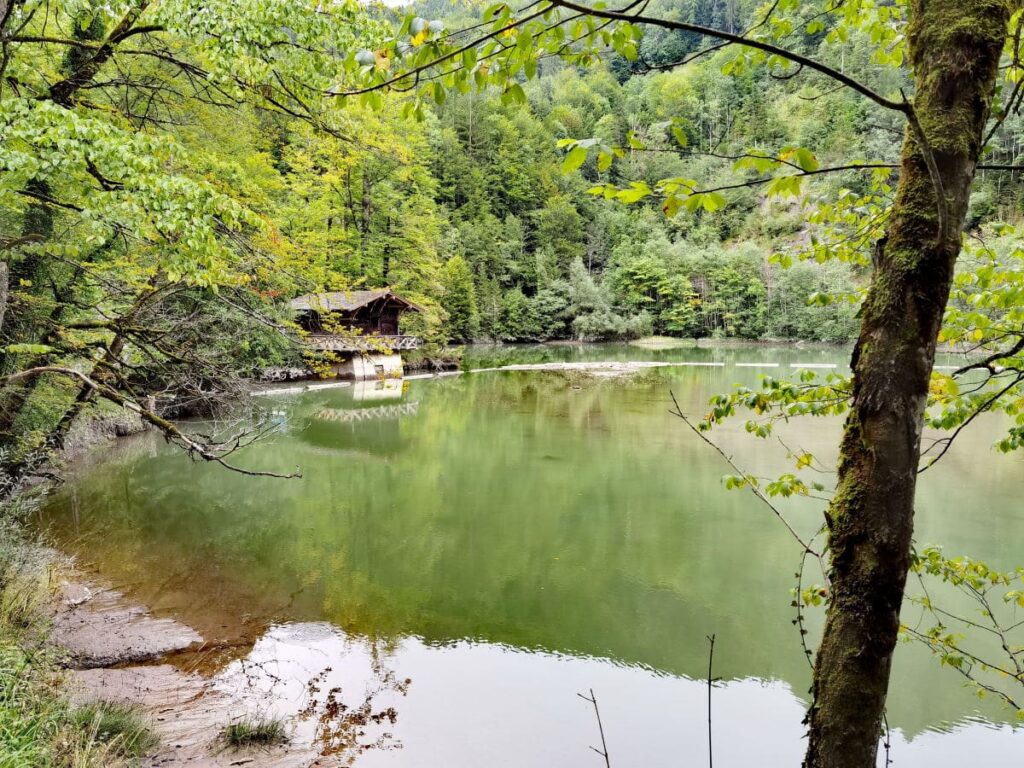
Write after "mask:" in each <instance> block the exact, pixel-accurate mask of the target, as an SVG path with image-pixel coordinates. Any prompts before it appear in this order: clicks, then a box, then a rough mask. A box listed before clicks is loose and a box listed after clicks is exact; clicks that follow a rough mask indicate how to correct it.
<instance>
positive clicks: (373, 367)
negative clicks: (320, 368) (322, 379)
mask: <svg viewBox="0 0 1024 768" xmlns="http://www.w3.org/2000/svg"><path fill="white" fill-rule="evenodd" d="M333 368H334V372H335V374H336V375H337V376H338V377H339V378H344V379H356V380H357V381H358V380H363V379H399V378H401V377H402V356H401V355H398V354H380V353H370V354H365V355H353V356H352V357H351V358H350V359H349V360H345V361H344V362H341V363H338V364H337V365H335V366H333Z"/></svg>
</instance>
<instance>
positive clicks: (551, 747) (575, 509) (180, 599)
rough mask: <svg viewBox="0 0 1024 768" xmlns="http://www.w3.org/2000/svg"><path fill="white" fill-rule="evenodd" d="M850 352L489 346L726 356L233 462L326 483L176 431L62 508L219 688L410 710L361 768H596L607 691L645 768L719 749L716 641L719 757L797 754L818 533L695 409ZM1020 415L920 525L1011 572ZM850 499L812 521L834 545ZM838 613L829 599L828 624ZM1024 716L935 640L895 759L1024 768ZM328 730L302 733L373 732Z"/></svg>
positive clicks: (478, 379) (306, 435)
mask: <svg viewBox="0 0 1024 768" xmlns="http://www.w3.org/2000/svg"><path fill="white" fill-rule="evenodd" d="M845 359H846V353H845V352H843V351H839V350H834V349H821V350H805V351H796V350H792V349H771V348H762V347H758V348H747V349H744V348H733V349H679V350H671V351H653V350H647V349H643V348H637V347H631V346H626V345H595V346H588V347H557V346H553V347H533V348H497V349H474V350H470V352H469V354H468V356H467V363H466V365H467V367H471V368H475V367H492V366H495V365H506V364H514V363H525V362H553V361H558V360H580V361H582V360H605V361H608V360H616V361H625V360H671V361H687V362H692V363H704V364H705V365H693V366H682V367H672V368H658V369H651V370H645V371H642V372H640V373H637V374H636V375H633V376H628V377H620V378H608V379H600V378H593V377H587V376H581V375H578V374H564V373H555V372H549V371H488V372H480V373H463V374H462V375H454V376H447V377H440V378H430V379H413V380H406V381H405V382H392V383H389V384H387V385H381V384H378V383H376V382H371V383H369V384H357V385H353V386H349V387H342V388H330V389H326V388H325V389H319V390H314V391H308V392H304V393H285V394H280V395H276V396H270V397H264V398H260V402H259V404H260V405H261V406H262V407H263V408H265V409H266V410H267V411H268V412H269V413H270V417H271V419H272V420H273V421H274V423H276V424H277V425H278V429H277V431H276V433H275V434H274V435H273V436H271V437H269V438H267V439H265V440H263V441H261V442H259V443H257V444H255V445H253V446H250V447H248V448H246V449H245V450H244V451H242V452H240V453H238V454H236V455H235V456H234V457H233V460H234V461H235V463H237V464H240V465H243V466H245V467H247V468H250V469H259V470H274V471H279V472H281V471H284V472H286V471H291V470H294V469H295V468H298V469H299V470H301V472H302V475H303V476H302V478H301V479H293V480H277V479H270V478H253V477H245V476H241V475H237V474H231V473H228V472H225V471H224V470H223V469H221V468H219V467H216V466H210V465H204V464H198V463H193V462H191V461H190V460H189V459H188V458H186V457H184V456H182V455H180V454H179V453H177V452H176V451H175V450H173V449H171V448H169V447H167V446H165V445H164V444H163V443H162V441H160V440H159V439H157V438H156V437H155V436H152V435H148V436H142V437H141V438H138V439H131V440H124V441H120V442H119V443H118V444H116V445H114V446H113V447H111V448H109V449H108V448H103V449H102V452H101V455H96V456H93V457H90V459H89V460H87V461H86V462H83V463H82V464H81V465H80V466H78V467H76V468H75V470H74V472H73V474H72V476H71V478H70V480H69V482H68V484H67V485H66V486H64V488H63V489H62V490H61V491H60V492H59V493H58V494H57V495H56V496H55V497H54V499H53V501H52V503H51V504H50V505H49V506H48V507H47V508H46V509H45V510H43V512H42V513H41V515H40V520H39V522H40V525H41V526H43V527H45V528H46V529H47V530H48V531H49V532H50V533H51V534H52V536H53V538H54V539H55V540H56V541H57V543H58V544H59V545H60V546H61V547H63V548H64V549H66V550H68V551H70V552H73V553H74V554H76V555H77V556H78V557H79V558H80V560H81V561H82V562H83V563H85V564H87V565H89V566H90V567H92V568H94V569H95V570H96V571H97V572H98V573H99V574H100V575H102V576H103V577H104V578H105V579H106V580H108V581H110V582H112V583H113V584H114V585H115V586H117V587H119V588H121V589H123V590H125V591H126V592H127V593H128V594H129V595H131V596H132V597H133V598H135V599H138V600H140V601H142V602H143V603H145V604H146V605H148V606H150V607H151V608H152V609H153V610H154V612H156V613H157V614H159V615H167V616H173V617H175V618H178V619H180V620H181V621H184V622H185V623H187V624H190V625H191V626H193V627H195V628H196V629H197V630H198V631H199V632H200V633H201V634H202V635H203V636H204V638H206V640H207V641H208V642H209V643H211V644H213V645H215V644H217V643H221V644H222V645H223V646H224V647H226V648H229V649H230V650H224V651H219V652H217V653H210V654H207V655H206V656H204V657H202V659H201V660H200V661H201V662H202V665H203V668H204V671H206V672H207V673H209V674H213V675H215V676H216V678H217V680H218V684H220V685H223V686H225V687H227V688H232V689H235V690H238V689H240V688H245V689H246V690H251V691H253V692H255V694H256V695H258V696H259V697H262V698H264V699H265V700H266V701H267V702H273V703H268V704H267V706H268V707H273V708H274V709H275V711H278V712H280V713H282V714H292V713H294V712H295V711H297V710H299V709H301V708H302V707H304V706H305V704H306V703H307V699H309V697H310V696H311V695H314V694H312V693H311V691H310V689H309V687H308V683H309V681H310V680H311V679H316V680H318V681H320V682H319V683H318V684H317V688H318V690H320V691H321V692H322V691H326V690H328V689H330V688H331V687H337V688H338V689H339V691H340V695H341V696H342V697H345V700H346V701H347V702H348V703H349V704H353V703H359V702H362V701H363V700H364V698H366V699H368V700H369V699H372V705H373V707H374V708H376V709H381V708H387V707H393V708H394V715H395V721H394V723H391V722H390V720H389V719H385V720H384V722H383V724H375V723H371V724H370V725H369V726H368V727H367V728H366V734H365V735H364V736H363V737H362V741H363V742H364V743H369V742H376V743H374V744H373V746H372V748H368V749H366V750H362V751H361V754H359V756H358V759H357V760H356V765H358V766H371V767H372V766H385V767H393V768H406V767H408V766H416V767H417V768H429V767H431V766H445V767H451V768H470V767H471V766H472V767H474V768H475V767H476V766H571V767H573V768H575V766H580V767H583V768H585V767H587V766H591V767H593V766H597V765H598V763H599V762H600V758H598V757H597V756H596V755H594V753H593V752H591V751H590V750H589V749H588V745H590V744H594V743H597V742H596V739H597V727H596V722H595V721H594V718H593V710H592V708H590V704H589V703H587V702H585V701H582V700H581V699H580V698H578V697H577V696H576V694H577V692H585V691H587V690H588V689H590V688H593V690H594V691H595V693H596V694H597V697H598V699H599V701H600V706H601V712H602V717H603V721H604V727H605V730H606V733H607V735H608V746H609V751H610V752H611V754H612V757H613V765H615V766H616V768H627V767H630V766H637V767H639V766H669V765H705V764H706V760H707V754H706V749H707V748H706V727H707V724H706V717H707V710H706V706H707V702H706V696H707V691H706V687H705V684H704V682H703V678H704V676H705V675H706V669H707V661H708V656H707V654H708V643H707V640H706V636H707V635H710V634H712V633H713V634H715V636H716V645H715V669H714V674H715V675H716V676H718V677H721V678H722V681H721V683H720V684H719V685H718V687H716V688H715V690H714V693H713V702H714V705H713V706H714V728H715V734H716V741H715V764H716V765H719V766H775V765H778V766H796V765H798V764H799V762H800V757H801V754H802V748H803V744H804V742H803V741H802V738H801V737H802V726H801V724H800V720H801V718H802V713H803V708H804V706H805V702H806V698H807V697H806V691H807V688H808V685H809V680H810V676H809V669H808V665H807V662H806V660H805V658H804V655H803V653H802V651H801V648H800V644H799V638H798V635H797V632H796V629H795V628H794V626H793V624H792V620H793V618H794V613H793V609H792V608H791V607H790V600H791V597H790V594H789V590H790V589H791V588H792V587H793V585H794V579H793V574H794V571H795V569H796V567H797V565H798V562H799V555H800V550H799V547H798V545H797V544H796V543H795V542H794V541H793V540H792V538H790V537H789V535H788V534H787V532H786V530H785V529H784V528H783V527H782V525H781V524H780V523H779V522H778V521H777V520H776V519H775V518H774V517H773V516H772V514H771V513H770V512H769V511H768V510H767V509H766V508H764V507H763V506H762V505H760V503H759V502H758V501H757V500H756V499H753V498H752V497H751V496H750V495H749V494H748V493H746V492H742V491H726V490H725V489H724V487H723V485H722V482H721V478H722V475H723V474H726V473H729V472H731V470H730V469H729V468H728V467H727V466H726V465H725V464H724V463H723V462H722V459H721V457H719V456H718V455H717V454H716V453H715V452H714V451H713V450H711V449H710V448H709V447H708V446H707V445H705V444H704V443H702V442H701V441H700V440H699V439H697V438H696V437H695V436H694V435H693V434H692V433H691V432H689V430H688V429H687V428H686V427H685V425H684V424H682V423H681V422H680V421H679V420H678V419H676V418H674V417H672V416H671V415H669V413H668V409H669V407H670V406H671V397H670V392H674V393H675V395H676V397H677V398H678V400H679V402H680V404H681V405H682V407H683V408H684V410H686V411H688V412H689V413H692V414H699V413H700V412H702V411H703V409H704V408H705V406H706V403H707V400H708V398H709V397H710V396H711V395H712V394H714V393H716V392H719V391H723V390H727V389H728V388H730V387H731V386H732V385H734V384H737V383H747V384H754V383H755V382H756V381H757V378H758V376H759V375H763V374H767V375H780V374H783V373H790V372H791V371H792V366H794V365H821V366H827V365H831V364H835V365H838V366H839V368H840V369H842V368H843V367H844V366H845ZM997 427H998V424H997V423H995V422H994V421H988V422H986V421H982V422H981V423H980V424H979V425H978V428H977V429H975V430H974V431H973V432H969V433H967V434H965V435H964V436H963V438H962V439H961V442H959V443H958V444H957V445H956V447H955V448H954V449H953V450H952V451H951V452H950V454H949V455H947V456H946V458H944V459H943V465H944V466H943V467H942V469H936V470H933V471H930V472H928V473H926V474H925V475H923V476H922V484H921V487H920V491H919V503H918V514H917V531H916V539H917V541H918V542H919V543H920V544H927V543H941V544H943V545H944V546H945V548H946V549H947V551H950V552H961V551H962V552H966V553H970V554H971V555H973V556H976V557H979V558H986V559H988V560H989V561H990V563H991V564H993V565H996V566H999V567H1006V568H1009V567H1012V566H1016V565H1019V564H1021V563H1022V562H1024V548H1022V547H1021V546H1020V542H1021V541H1022V540H1024V510H1022V508H1021V505H1020V499H1021V498H1022V492H1024V472H1022V471H1021V470H1022V468H1024V465H1022V461H1021V458H1020V457H1016V456H1000V455H996V454H995V453H993V452H992V451H991V449H990V447H989V446H990V444H991V443H992V442H993V440H994V439H995V438H996V435H997V433H998V429H997ZM839 428H840V424H839V422H838V421H837V420H825V419H821V420H806V419H805V420H803V421H800V422H796V423H793V424H790V425H788V426H787V427H785V428H784V429H783V430H782V431H781V435H782V437H783V439H784V440H785V441H786V444H787V445H789V446H790V447H791V448H793V449H797V448H799V449H801V450H809V451H812V452H814V453H816V454H817V455H819V456H820V457H822V458H823V459H824V460H825V461H829V460H830V459H831V458H832V457H834V453H835V445H836V442H837V439H838V434H839ZM714 437H715V439H716V441H718V442H720V443H721V444H722V445H723V447H724V448H725V450H726V451H727V452H729V453H731V454H733V455H734V456H735V457H736V460H737V461H738V462H739V463H741V464H742V465H743V467H744V468H745V469H747V470H748V471H751V472H754V473H756V474H761V475H770V474H772V473H775V474H778V473H780V472H783V471H786V470H787V469H789V468H791V467H792V459H790V458H787V455H786V450H785V449H784V448H783V447H782V446H781V445H780V444H779V443H778V442H775V441H759V440H756V439H754V438H751V437H749V436H747V435H745V434H744V433H743V431H742V426H741V421H739V420H738V421H737V422H736V423H735V424H733V425H729V426H726V427H724V428H722V429H721V430H718V431H716V432H715V433H714ZM824 482H828V478H827V476H826V477H825V479H824ZM822 507H823V505H822V503H821V502H818V501H813V500H802V501H801V502H799V503H791V504H787V506H786V509H787V513H788V514H789V515H791V519H792V521H793V523H794V525H795V526H796V527H797V528H798V529H799V530H800V531H801V532H802V533H804V534H807V535H809V534H811V533H813V532H814V531H815V530H816V529H817V528H818V527H819V525H820V523H821V520H822ZM819 579H820V576H819ZM809 580H811V581H813V580H814V579H813V574H810V577H809ZM905 618H906V617H905ZM820 623H821V616H820V615H818V613H817V612H814V611H812V612H811V614H810V615H809V628H810V629H811V634H812V640H813V637H814V634H815V632H816V631H817V630H818V628H819V627H820ZM192 663H198V662H196V660H193V662H192ZM405 680H408V681H409V682H408V684H407V685H406V684H405V683H404V682H403V681H405ZM314 698H315V695H314ZM979 707H980V709H979ZM1009 717H1010V716H1009V715H1008V714H1007V713H1006V712H1005V711H1003V710H1001V709H1000V708H999V707H998V706H996V705H995V704H994V703H988V702H979V701H978V700H977V699H975V698H974V697H973V696H972V695H971V693H970V692H969V691H968V690H966V689H965V688H964V687H963V686H962V685H961V679H960V678H959V677H958V676H957V675H956V674H955V673H954V672H953V671H951V670H948V669H940V668H939V666H938V664H937V662H935V661H934V660H933V659H931V658H930V657H929V656H928V654H927V653H926V652H924V651H923V650H922V649H919V648H916V647H911V646H901V647H900V649H899V651H898V655H897V660H896V663H895V671H894V680H893V685H892V694H891V697H890V705H889V714H888V720H889V724H890V726H891V727H892V728H893V731H894V733H893V750H892V758H893V760H894V765H896V766H898V767H899V768H902V767H903V766H929V768H935V767H936V766H946V765H949V766H953V765H956V766H963V765H984V766H1011V765H1014V766H1016V765H1020V764H1021V763H1022V761H1024V733H1021V732H1019V731H1018V730H1015V729H1014V728H1013V727H1012V726H1011V725H1009V724H1008V723H1009V719H1008V718H1009ZM314 721H315V718H313V719H312V720H311V721H310V722H309V723H308V724H307V725H306V726H300V731H302V732H303V734H305V735H307V736H311V735H313V734H316V735H318V736H319V737H320V738H322V739H325V740H329V739H330V738H334V737H337V738H338V739H340V740H341V741H342V742H344V739H345V734H344V733H342V734H341V735H340V736H339V735H338V734H337V733H335V734H333V736H332V734H331V733H326V734H325V733H323V724H322V723H320V724H317V723H316V722H314ZM343 726H344V728H347V727H348V724H343ZM344 728H343V729H342V730H344ZM346 733H347V732H346ZM378 739H379V742H377V740H378ZM325 743H326V742H325ZM339 743H341V742H339ZM345 743H348V742H345ZM358 752H359V751H358V750H357V751H356V752H353V751H351V750H349V751H347V752H345V754H351V755H355V754H357V753H358Z"/></svg>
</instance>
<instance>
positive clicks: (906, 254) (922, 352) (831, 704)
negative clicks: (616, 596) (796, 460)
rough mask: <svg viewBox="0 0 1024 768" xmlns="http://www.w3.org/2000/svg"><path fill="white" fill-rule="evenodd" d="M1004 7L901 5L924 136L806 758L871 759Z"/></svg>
mask: <svg viewBox="0 0 1024 768" xmlns="http://www.w3.org/2000/svg"><path fill="white" fill-rule="evenodd" d="M1011 10H1012V7H1011V3H1010V2H1008V0H914V1H913V3H912V7H911V28H910V32H909V36H908V45H909V51H910V61H911V65H912V67H913V72H914V77H915V97H914V113H915V114H916V117H917V122H918V124H919V126H920V132H921V133H923V134H924V137H925V139H926V144H927V146H926V147H924V146H922V144H921V142H920V141H919V140H918V138H917V132H916V131H915V130H913V122H912V121H911V123H910V125H908V128H907V133H906V137H905V139H904V143H903V154H902V164H901V169H900V180H899V185H898V188H897V193H896V199H895V201H894V204H893V209H892V214H891V219H890V223H889V226H888V228H887V234H886V237H885V238H884V239H883V240H882V241H880V242H879V243H878V244H877V248H876V252H875V265H874V267H875V268H874V272H873V276H872V281H871V286H870V289H869V291H868V295H867V298H866V302H865V305H864V309H863V316H862V324H861V331H860V335H859V337H858V340H857V344H856V347H855V348H854V352H853V359H852V368H853V372H854V379H853V407H852V409H851V411H850V414H849V417H848V419H847V422H846V425H845V428H844V434H843V440H842V445H841V453H840V461H839V478H838V486H837V489H836V495H835V497H834V499H833V501H832V504H831V506H830V508H829V510H828V513H827V516H826V517H827V521H828V525H829V549H830V553H831V568H832V572H831V582H832V587H831V588H832V594H831V601H830V604H829V609H828V616H827V620H826V625H825V632H824V636H823V638H822V642H821V646H820V648H819V651H818V656H817V660H816V662H815V669H814V689H813V694H814V702H813V704H812V706H811V709H810V712H809V713H808V722H809V726H810V733H809V744H808V749H807V757H806V760H805V763H804V764H805V766H807V768H873V767H874V766H875V763H876V759H877V751H878V742H879V735H880V733H881V724H882V716H883V712H884V707H885V699H886V691H887V690H888V686H889V672H890V668H891V664H892V653H893V649H894V647H895V644H896V640H897V633H898V630H899V614H900V605H901V603H902V600H903V588H904V585H905V583H906V578H907V570H908V567H909V563H910V549H911V536H912V533H913V521H914V492H915V485H916V479H917V468H918V461H919V458H920V441H921V429H922V425H923V414H924V407H925V402H926V397H927V393H928V382H929V378H930V376H931V372H932V367H933V363H934V358H935V347H936V339H937V336H938V332H939V327H940V325H941V322H942V316H943V312H944V310H945V306H946V302H947V300H948V298H949V290H950V285H951V281H952V278H953V267H954V265H955V262H956V258H957V255H958V254H959V251H960V244H961V230H962V227H963V222H964V216H965V214H966V211H967V203H968V198H969V196H970V190H971V184H972V182H973V179H974V173H975V167H976V164H977V161H978V156H979V154H980V152H981V143H982V136H983V130H984V126H985V122H986V120H987V119H988V115H989V105H990V100H991V98H992V92H993V88H994V83H995V77H996V72H997V67H998V63H999V57H1000V54H1001V52H1002V48H1003V43H1004V41H1005V39H1006V36H1007V24H1008V22H1009V16H1010V13H1011ZM929 153H930V155H931V158H934V163H933V164H932V169H933V173H934V171H936V170H937V172H938V176H939V177H940V179H941V188H942V190H943V192H944V197H945V200H943V201H941V204H942V206H943V209H942V213H940V212H939V211H940V209H939V204H940V202H939V196H938V195H937V193H936V188H937V185H936V183H935V181H934V179H933V178H932V174H930V173H929V169H928V166H929V160H930V158H929V156H928V155H929Z"/></svg>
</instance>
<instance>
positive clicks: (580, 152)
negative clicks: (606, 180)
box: [562, 144, 587, 173]
mask: <svg viewBox="0 0 1024 768" xmlns="http://www.w3.org/2000/svg"><path fill="white" fill-rule="evenodd" d="M586 160H587V148H586V147H581V146H580V145H579V144H577V145H575V146H574V147H573V148H572V149H570V150H569V152H568V154H566V156H565V159H564V160H563V161H562V170H563V171H565V172H566V173H572V172H573V171H576V170H579V168H580V166H582V165H583V163H585V162H586Z"/></svg>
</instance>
